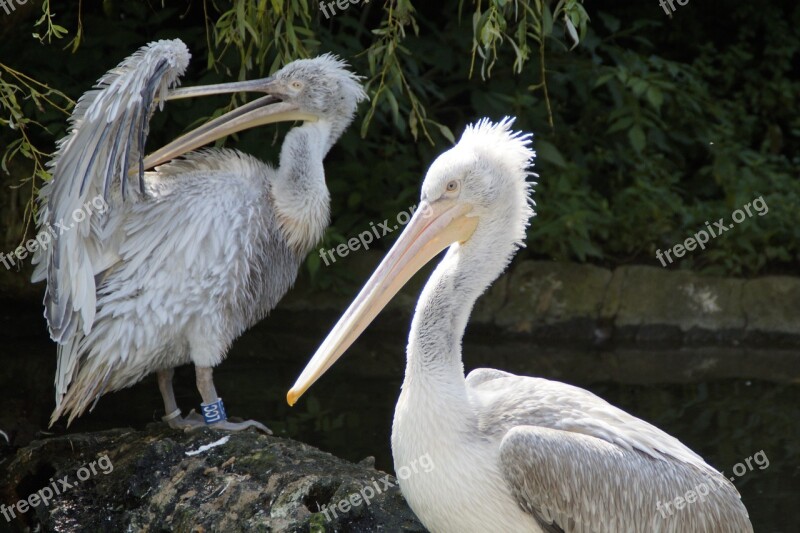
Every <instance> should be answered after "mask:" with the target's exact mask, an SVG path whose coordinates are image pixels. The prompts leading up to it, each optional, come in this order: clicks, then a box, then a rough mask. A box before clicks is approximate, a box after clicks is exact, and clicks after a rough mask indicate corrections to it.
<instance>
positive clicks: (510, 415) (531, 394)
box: [287, 119, 752, 533]
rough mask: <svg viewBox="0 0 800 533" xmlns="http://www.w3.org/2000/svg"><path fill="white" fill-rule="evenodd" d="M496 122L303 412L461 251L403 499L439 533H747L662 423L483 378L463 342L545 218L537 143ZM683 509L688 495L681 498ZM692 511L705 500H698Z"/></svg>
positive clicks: (410, 360) (733, 501) (428, 204)
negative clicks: (535, 204)
mask: <svg viewBox="0 0 800 533" xmlns="http://www.w3.org/2000/svg"><path fill="white" fill-rule="evenodd" d="M512 123H513V120H510V119H505V120H503V121H501V122H499V123H497V124H493V123H491V122H489V121H488V120H485V119H484V120H482V121H480V122H478V123H477V124H475V125H473V126H471V127H468V128H467V129H466V131H465V132H464V134H463V136H462V138H461V140H460V141H459V143H458V144H457V145H456V146H455V147H454V148H452V149H451V150H449V151H448V152H446V153H444V154H443V155H441V156H440V157H439V158H438V159H437V160H436V161H434V163H433V164H432V165H431V167H430V170H429V171H428V174H427V176H426V177H425V181H424V183H423V184H422V197H421V202H420V207H419V208H418V210H417V212H416V213H415V214H414V216H413V217H412V219H411V221H410V222H409V224H408V225H407V226H406V229H405V230H404V231H403V233H402V235H401V236H400V238H399V239H398V241H397V243H396V244H395V245H394V247H393V248H392V249H391V251H390V252H389V253H388V254H387V256H386V258H385V259H384V260H383V261H382V262H381V264H380V265H379V266H378V268H377V270H376V271H375V273H374V274H373V275H372V277H371V278H370V279H369V281H368V282H367V284H366V285H365V287H364V289H363V290H362V291H361V292H360V293H359V295H358V296H357V297H356V299H355V301H354V302H353V304H352V305H351V306H350V307H349V308H348V309H347V311H346V312H345V314H344V315H343V316H342V318H341V319H340V320H339V322H338V323H337V324H336V326H335V327H334V329H333V330H332V331H331V333H330V335H328V337H327V338H326V339H325V341H324V342H323V343H322V345H321V346H320V348H319V350H318V351H317V353H316V354H315V355H314V357H313V358H312V360H311V361H310V362H309V364H308V365H307V366H306V368H305V370H304V371H303V373H302V374H301V376H300V377H299V378H298V380H297V382H296V383H295V384H294V387H293V388H292V389H291V390H290V391H289V394H288V398H287V399H288V401H289V403H290V404H294V403H295V402H296V401H297V399H298V398H299V396H300V395H301V394H303V393H304V392H305V391H306V390H307V389H308V387H310V386H311V384H312V383H313V382H314V381H316V379H317V378H319V376H320V375H322V374H323V373H324V372H325V371H326V370H327V369H328V368H330V366H331V365H332V364H333V363H334V362H335V361H336V360H337V359H338V358H339V357H340V356H341V355H342V353H343V352H344V351H345V350H346V349H347V348H348V347H349V346H350V344H352V343H353V342H354V341H355V340H356V338H358V336H359V335H360V334H361V332H362V331H363V330H364V329H365V328H366V327H367V326H368V325H369V323H370V322H371V321H372V320H373V319H374V318H375V316H376V315H377V314H378V313H379V312H380V310H381V309H382V308H383V307H384V306H385V305H386V304H387V302H388V301H389V300H390V299H391V298H392V297H393V296H394V295H395V294H396V293H397V291H398V290H400V288H401V287H402V286H403V285H404V284H405V283H406V281H408V279H409V278H410V277H411V276H412V275H413V274H414V273H415V272H416V271H417V270H419V268H420V267H422V266H423V265H424V264H425V263H427V262H428V261H429V260H431V259H432V258H433V257H435V256H436V255H437V254H438V253H439V252H440V251H441V250H443V249H445V248H447V247H449V250H448V251H447V254H446V255H445V256H444V258H443V259H442V261H441V263H439V265H438V267H437V268H436V270H435V271H434V273H433V274H432V275H431V278H430V279H429V280H428V283H427V284H426V285H425V288H424V289H423V291H422V295H421V296H420V299H419V302H418V303H417V308H416V312H415V314H414V319H413V322H412V325H411V333H410V337H409V341H408V348H407V363H406V371H405V381H404V382H403V388H402V392H401V394H400V398H399V400H398V402H397V406H396V408H395V415H394V424H393V426H392V455H393V457H394V466H395V470H396V471H398V472H400V471H401V469H402V468H405V470H406V471H409V465H412V466H414V465H415V461H418V460H419V458H421V457H425V456H426V454H427V456H429V457H426V459H429V460H428V463H429V464H433V465H434V466H433V469H432V470H431V471H430V472H429V473H418V474H412V475H410V476H401V477H400V481H399V482H400V488H401V489H402V492H403V495H404V496H405V497H406V500H407V501H408V503H409V505H410V506H411V508H412V509H413V510H414V512H415V513H416V514H417V516H418V517H419V518H420V520H421V521H422V523H423V524H424V525H425V526H426V527H427V528H428V529H430V530H431V531H433V532H437V533H438V532H462V533H463V532H469V531H475V532H486V531H501V532H520V531H535V532H609V533H612V532H622V531H629V532H642V533H645V532H646V533H651V532H676V533H677V532H682V533H685V532H700V531H703V532H747V531H752V527H751V525H750V522H749V520H748V517H747V511H746V510H745V508H744V506H743V505H742V502H741V501H740V498H739V494H738V493H737V491H736V489H735V488H734V486H733V485H732V484H731V483H730V482H729V480H728V479H727V478H725V476H723V475H722V474H721V473H719V472H717V471H716V470H714V469H713V468H712V467H711V466H709V465H708V464H707V463H706V462H705V461H703V459H701V458H700V457H699V456H698V455H697V454H695V453H694V452H692V451H691V450H690V449H689V448H687V447H686V446H684V445H683V444H681V443H680V442H679V441H678V440H677V439H675V438H673V437H671V436H669V435H667V434H666V433H664V432H663V431H661V430H659V429H658V428H656V427H654V426H652V425H650V424H648V423H647V422H644V421H642V420H639V419H638V418H636V417H634V416H631V415H630V414H628V413H626V412H624V411H622V410H620V409H617V408H616V407H613V406H612V405H610V404H608V403H606V402H605V401H603V400H602V399H600V398H598V397H597V396H595V395H594V394H592V393H590V392H588V391H585V390H583V389H580V388H577V387H573V386H570V385H567V384H564V383H558V382H555V381H549V380H546V379H539V378H531V377H526V376H515V375H513V374H509V373H507V372H503V371H500V370H493V369H486V368H482V369H477V370H474V371H472V372H470V374H469V376H467V377H466V379H465V378H464V369H463V363H462V360H461V340H462V337H463V333H464V329H465V327H466V324H467V319H468V317H469V313H470V310H471V309H472V306H473V304H474V303H475V300H476V299H477V298H478V296H479V295H480V294H481V293H482V292H483V291H484V290H485V289H486V288H487V287H488V286H489V285H490V284H491V283H492V281H494V280H495V279H496V278H497V277H498V276H499V275H500V274H501V273H502V272H503V270H505V268H506V266H507V265H508V263H509V261H510V259H511V257H512V256H513V255H514V253H515V251H516V249H517V247H519V246H522V243H523V241H524V239H525V228H526V227H527V225H528V219H529V218H530V217H531V215H532V214H533V212H532V210H531V208H530V206H529V185H528V183H527V182H526V177H527V175H528V169H529V167H530V165H531V164H532V160H533V156H534V153H533V151H532V150H531V149H530V136H529V135H523V134H521V133H519V132H513V131H512V130H511V125H512ZM678 498H680V500H678ZM690 500H691V503H689V502H690Z"/></svg>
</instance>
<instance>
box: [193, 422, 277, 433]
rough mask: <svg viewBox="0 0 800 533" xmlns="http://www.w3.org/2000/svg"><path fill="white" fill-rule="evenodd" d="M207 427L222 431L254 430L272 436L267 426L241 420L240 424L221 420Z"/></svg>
mask: <svg viewBox="0 0 800 533" xmlns="http://www.w3.org/2000/svg"><path fill="white" fill-rule="evenodd" d="M208 427H210V428H211V429H221V430H223V431H242V430H245V429H247V428H256V429H257V430H258V431H260V432H261V433H263V434H265V435H272V431H271V430H270V429H269V428H268V427H267V426H265V425H264V424H262V423H261V422H257V421H255V420H243V421H241V422H232V421H230V420H222V421H220V422H214V423H213V424H209V425H208Z"/></svg>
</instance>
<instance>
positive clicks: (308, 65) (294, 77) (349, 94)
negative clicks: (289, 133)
mask: <svg viewBox="0 0 800 533" xmlns="http://www.w3.org/2000/svg"><path fill="white" fill-rule="evenodd" d="M347 66H348V65H347V63H345V62H344V61H342V60H341V59H339V58H338V57H336V56H334V55H333V54H324V55H321V56H319V57H315V58H313V59H299V60H297V61H293V62H291V63H289V64H288V65H286V66H285V67H283V68H282V69H281V70H279V71H278V72H276V73H275V75H274V76H272V77H271V78H267V79H266V80H263V83H264V85H263V90H264V92H266V93H268V94H271V95H272V96H274V97H276V98H279V99H280V100H282V101H283V102H287V103H289V104H293V105H295V106H296V107H297V108H298V109H302V110H303V111H304V112H306V113H309V114H311V115H315V116H317V117H318V118H320V119H327V120H330V121H332V122H337V121H341V120H346V122H347V124H349V122H350V121H351V120H352V118H353V115H354V114H355V111H356V106H357V105H358V103H359V102H361V101H362V100H364V99H365V98H366V97H367V95H366V93H365V92H364V89H363V88H362V87H361V83H360V81H359V80H360V77H359V76H356V75H355V74H353V73H352V72H350V71H349V70H347ZM347 124H345V126H347Z"/></svg>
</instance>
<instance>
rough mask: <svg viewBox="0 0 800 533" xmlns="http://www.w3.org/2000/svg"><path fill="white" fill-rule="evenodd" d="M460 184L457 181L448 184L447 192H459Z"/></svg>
mask: <svg viewBox="0 0 800 533" xmlns="http://www.w3.org/2000/svg"><path fill="white" fill-rule="evenodd" d="M458 187H459V184H458V181H457V180H452V181H448V182H447V187H446V190H447V192H456V191H457V190H458Z"/></svg>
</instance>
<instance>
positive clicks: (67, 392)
mask: <svg viewBox="0 0 800 533" xmlns="http://www.w3.org/2000/svg"><path fill="white" fill-rule="evenodd" d="M189 57H190V55H189V51H188V50H187V48H186V46H185V45H184V44H183V43H182V42H181V41H179V40H173V41H158V42H155V43H151V44H149V45H147V46H144V47H143V48H141V49H140V50H139V51H138V52H136V53H135V54H133V55H132V56H131V57H129V58H127V59H125V60H124V61H123V62H122V63H121V64H120V65H119V66H117V67H116V68H115V69H113V70H111V71H109V72H108V73H107V74H105V75H104V76H103V77H102V78H101V79H100V80H99V81H98V84H97V85H96V88H95V89H94V90H92V91H89V92H88V93H86V94H85V95H84V96H83V97H82V98H81V99H80V101H79V102H78V104H77V106H76V108H75V110H74V112H73V114H72V117H71V120H70V132H69V134H68V135H67V136H66V137H65V138H64V139H62V140H61V142H60V143H59V148H58V151H57V153H56V155H55V157H54V159H53V161H52V163H51V168H52V171H53V179H52V181H50V182H48V183H47V184H46V185H45V186H44V187H43V188H42V191H41V197H40V205H41V208H40V216H39V218H38V225H39V229H40V235H48V236H49V235H50V234H52V235H53V242H52V243H50V242H48V243H43V244H42V247H41V249H39V250H38V252H37V255H36V257H35V258H34V263H37V267H36V269H35V272H34V275H33V280H34V281H41V280H45V279H46V281H47V289H46V292H45V299H44V304H45V316H46V318H47V321H48V325H49V329H50V334H51V336H52V338H53V340H55V341H56V342H58V369H57V372H56V381H55V384H56V407H55V410H54V411H53V414H52V417H51V420H50V424H51V425H52V424H53V423H54V422H55V421H56V420H57V419H58V418H59V417H61V416H62V415H69V420H68V424H69V423H71V422H72V421H73V419H74V418H75V417H77V416H80V415H81V414H82V413H83V412H84V411H85V410H86V408H87V407H88V406H89V405H90V403H92V402H95V403H96V401H97V400H98V399H99V398H100V396H101V395H103V394H105V393H106V392H110V391H115V390H119V389H122V388H124V387H128V386H131V385H133V384H135V383H137V382H138V381H140V380H141V379H142V378H144V377H145V376H146V375H148V374H150V373H153V372H156V373H157V377H158V386H159V389H160V391H161V394H162V397H163V400H164V407H165V409H166V413H167V414H166V416H165V417H164V420H165V421H166V422H168V423H169V424H170V425H171V426H173V427H183V428H190V427H195V426H200V425H203V424H213V426H212V427H214V428H220V429H229V430H238V429H244V428H246V427H250V426H255V427H257V428H258V429H260V430H262V431H269V430H268V429H267V428H266V427H264V426H263V425H262V424H260V423H258V422H254V421H247V422H241V423H233V422H231V421H229V420H227V417H226V414H225V410H224V406H223V405H222V400H221V399H219V396H218V395H217V392H216V390H215V387H214V382H213V378H212V375H213V374H212V372H213V367H214V366H216V365H217V364H219V363H220V362H221V361H222V359H223V358H224V357H225V354H226V352H227V350H228V347H229V346H230V345H231V343H232V342H233V340H234V339H236V337H238V336H239V335H240V334H241V333H242V332H243V331H245V330H246V329H247V328H249V327H250V326H252V325H253V324H255V323H256V322H258V321H259V320H261V319H262V318H264V317H265V316H266V315H267V314H268V313H269V311H270V310H271V309H272V308H273V307H274V306H275V305H276V304H277V302H278V300H279V299H280V298H281V297H282V296H283V295H284V293H286V291H287V290H288V289H289V288H290V287H291V285H292V284H293V283H294V281H295V278H296V276H297V272H298V269H299V267H300V265H301V264H302V262H303V260H304V258H305V256H306V254H307V253H308V251H309V250H310V248H311V247H312V246H313V245H314V244H315V243H316V242H317V241H318V240H319V238H320V237H321V236H322V233H323V231H324V230H325V227H326V226H327V224H328V220H329V194H328V189H327V187H326V185H325V172H324V169H323V166H322V161H323V158H324V157H325V155H326V154H327V153H328V150H330V148H331V147H332V146H333V144H334V143H335V142H336V140H337V139H338V138H339V136H340V135H341V134H342V133H343V132H344V130H345V129H346V128H347V126H348V125H349V124H350V122H351V121H352V119H353V116H354V113H355V109H356V106H357V104H358V102H359V101H361V100H362V99H363V98H364V97H365V94H364V91H363V89H362V88H361V85H360V83H359V81H358V78H357V77H356V76H354V75H353V74H352V73H350V72H349V71H348V70H347V69H346V64H345V63H344V62H342V61H341V60H339V59H337V58H335V57H334V56H331V55H323V56H321V57H317V58H315V59H308V60H299V61H295V62H292V63H290V64H289V65H287V66H285V67H284V68H283V69H281V70H279V71H278V72H277V73H276V74H275V75H274V76H272V77H269V78H265V79H261V80H253V81H246V82H240V83H230V84H221V85H211V86H205V87H196V88H189V89H179V90H175V91H173V92H172V93H170V92H168V91H169V88H170V87H172V86H174V85H175V84H176V83H177V81H178V77H179V76H180V75H182V74H183V72H184V70H185V69H186V67H187V65H188V62H189ZM243 90H248V91H260V92H264V93H267V96H263V97H261V98H259V99H257V100H254V101H253V102H250V103H248V104H246V105H244V106H242V107H239V108H238V109H235V110H233V111H231V112H230V113H228V114H226V115H223V116H222V117H220V118H217V119H215V120H212V121H210V122H209V123H207V124H205V125H204V126H201V127H200V128H198V129H196V130H194V131H192V132H190V133H188V134H186V135H184V136H183V137H181V138H179V139H178V140H176V141H174V142H173V143H170V144H169V145H167V146H166V147H164V148H162V149H161V150H158V151H157V152H155V153H154V154H153V155H151V156H149V157H147V158H145V157H144V144H145V139H146V136H147V131H148V121H149V119H150V116H151V114H152V112H153V111H154V109H155V106H157V105H163V102H164V101H165V100H169V99H177V98H187V97H193V96H202V95H208V94H217V93H223V92H235V91H243ZM279 120H302V121H303V123H302V125H300V126H299V127H296V128H293V129H292V130H290V131H289V132H288V134H287V135H286V140H285V142H284V144H283V146H282V148H281V155H280V165H279V166H278V168H273V167H272V166H270V165H268V164H266V163H263V162H261V161H258V160H256V159H255V158H253V157H251V156H248V155H246V154H243V153H241V152H238V151H235V150H214V149H208V150H204V151H200V152H194V153H191V154H188V155H186V156H185V157H184V158H183V159H179V160H176V161H173V162H171V163H168V164H164V165H161V166H159V167H158V168H157V169H156V170H155V171H154V172H144V171H145V170H147V169H149V168H152V167H154V166H156V165H159V164H161V163H164V162H166V161H169V160H172V159H174V158H175V157H178V156H179V155H182V154H184V153H186V152H188V151H189V150H192V149H194V148H197V147H199V146H202V145H203V144H206V143H208V142H210V141H212V140H214V139H217V138H219V137H221V136H223V135H226V134H229V133H232V132H236V131H240V130H243V129H245V128H248V127H253V126H256V125H260V124H266V123H269V122H277V121H279ZM131 182H133V184H135V185H133V184H132V183H131ZM76 213H81V214H80V216H77V215H76ZM52 228H55V229H57V230H58V232H57V233H56V232H55V230H53V229H52ZM43 240H44V239H43ZM48 240H49V238H48ZM190 362H191V363H194V365H195V370H196V378H197V388H198V390H199V392H200V395H201V397H202V401H203V403H202V404H201V407H202V409H201V410H202V413H203V417H200V416H199V415H197V414H196V413H194V411H192V412H191V413H190V415H189V416H187V417H186V418H182V417H181V411H180V409H179V408H178V406H177V403H176V401H175V395H174V392H173V388H172V377H173V369H174V367H176V366H179V365H182V364H186V363H190Z"/></svg>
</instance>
